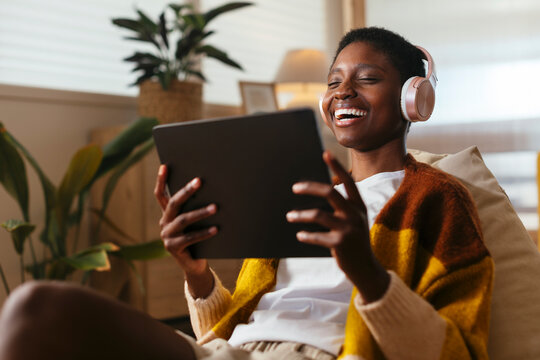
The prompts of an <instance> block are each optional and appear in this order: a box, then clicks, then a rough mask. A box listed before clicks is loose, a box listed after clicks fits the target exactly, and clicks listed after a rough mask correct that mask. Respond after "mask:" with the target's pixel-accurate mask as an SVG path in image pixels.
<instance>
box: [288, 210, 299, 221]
mask: <svg viewBox="0 0 540 360" xmlns="http://www.w3.org/2000/svg"><path fill="white" fill-rule="evenodd" d="M287 219H289V220H295V219H298V212H296V211H289V212H288V213H287Z"/></svg>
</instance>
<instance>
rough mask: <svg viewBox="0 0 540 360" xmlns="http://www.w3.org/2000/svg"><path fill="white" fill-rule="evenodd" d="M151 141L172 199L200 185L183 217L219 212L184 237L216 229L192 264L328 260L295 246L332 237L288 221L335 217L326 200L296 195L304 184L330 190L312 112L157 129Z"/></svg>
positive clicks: (319, 250) (320, 251) (321, 251)
mask: <svg viewBox="0 0 540 360" xmlns="http://www.w3.org/2000/svg"><path fill="white" fill-rule="evenodd" d="M153 136H154V140H155V144H156V147H157V151H158V155H159V158H160V161H161V163H162V164H166V165H167V167H168V178H167V185H168V190H169V192H170V194H174V193H176V192H177V191H178V190H179V189H181V188H182V187H183V186H185V184H187V183H188V182H189V181H190V180H191V179H193V178H194V177H199V178H200V179H201V180H202V186H201V188H200V189H199V190H198V191H197V192H196V193H195V195H194V196H193V197H191V198H190V199H189V200H188V201H187V202H186V204H185V205H184V207H183V209H182V211H184V212H185V211H189V210H193V209H198V208H201V207H204V206H206V205H208V204H210V203H215V204H216V205H217V207H218V211H217V213H216V214H215V215H212V216H211V217H209V218H207V219H204V220H202V221H200V222H197V223H196V224H194V225H191V226H190V227H189V228H188V229H186V231H192V230H193V231H195V230H198V229H202V228H208V227H210V226H212V225H216V226H217V227H218V229H219V231H218V234H217V235H215V236H214V237H212V238H210V239H207V240H204V241H201V242H200V243H197V244H194V245H193V246H190V248H189V249H190V251H191V254H192V255H193V257H195V258H209V259H210V258H283V257H321V256H330V251H329V250H328V249H326V248H323V247H320V246H315V245H309V244H304V243H301V242H299V241H298V240H297V239H296V233H297V232H298V231H300V230H307V231H327V230H325V229H322V228H320V227H318V226H317V225H314V224H291V223H289V222H288V221H287V220H286V218H285V215H286V213H287V212H288V211H290V210H293V209H310V208H322V209H324V210H327V211H332V209H331V207H330V206H329V204H328V203H327V201H326V200H325V199H322V198H318V197H313V196H305V195H296V194H294V193H293V192H292V190H291V187H292V185H293V184H294V183H295V182H298V181H302V180H311V181H319V182H324V183H330V174H329V170H328V168H327V166H326V164H325V163H324V161H323V160H322V152H323V148H322V144H321V138H320V135H319V131H318V128H317V123H316V119H315V115H314V113H313V111H312V110H311V109H295V110H288V111H280V112H275V113H266V114H256V115H249V116H240V117H230V118H222V119H212V120H199V121H190V122H183V123H175V124H167V125H158V126H156V127H155V128H154V130H153Z"/></svg>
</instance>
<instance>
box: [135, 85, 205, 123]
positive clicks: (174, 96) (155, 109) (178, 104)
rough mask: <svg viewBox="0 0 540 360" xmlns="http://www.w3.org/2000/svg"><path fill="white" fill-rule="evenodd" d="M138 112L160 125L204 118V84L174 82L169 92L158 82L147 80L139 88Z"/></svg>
mask: <svg viewBox="0 0 540 360" xmlns="http://www.w3.org/2000/svg"><path fill="white" fill-rule="evenodd" d="M137 112H138V113H139V115H140V116H144V117H154V118H157V119H158V120H159V122H160V123H162V124H164V123H172V122H180V121H189V120H199V119H201V118H202V84H201V83H195V82H188V81H178V80H173V81H172V82H171V84H170V86H169V89H168V90H167V91H165V90H163V88H162V87H161V84H160V83H159V82H157V81H151V80H147V81H145V82H143V83H142V84H141V85H140V87H139V98H138V103H137Z"/></svg>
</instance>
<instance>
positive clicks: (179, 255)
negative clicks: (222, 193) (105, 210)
mask: <svg viewBox="0 0 540 360" xmlns="http://www.w3.org/2000/svg"><path fill="white" fill-rule="evenodd" d="M166 179H167V167H166V166H165V165H161V166H160V167H159V171H158V176H157V180H156V186H155V189H154V195H155V196H156V199H157V201H158V203H159V204H160V206H161V209H162V211H163V213H162V216H161V219H160V221H159V226H160V228H161V239H162V240H163V245H164V246H165V249H167V251H168V252H170V253H171V255H172V256H173V257H174V258H175V260H176V261H177V262H178V264H179V265H180V267H181V268H182V269H183V270H184V273H185V275H186V281H187V282H188V286H189V288H190V292H191V294H192V295H193V297H194V298H204V297H206V296H208V295H209V294H210V292H211V291H212V289H213V287H214V277H213V275H212V273H211V272H210V268H209V266H208V261H207V260H206V259H193V257H191V254H190V252H189V250H188V249H187V247H188V246H190V245H192V244H194V243H196V242H199V241H203V240H206V239H209V238H211V237H212V236H214V235H216V234H217V231H218V230H217V227H215V226H212V227H210V228H208V229H204V230H199V231H193V232H185V229H186V227H188V226H189V225H191V224H193V223H195V222H197V221H200V220H202V219H205V218H207V217H209V216H211V215H213V214H215V213H216V211H217V207H216V205H215V204H210V205H208V206H206V207H204V208H201V209H197V210H193V211H189V212H185V213H183V212H181V208H182V206H183V205H184V203H185V202H186V201H187V200H188V199H189V198H190V197H191V196H192V195H193V194H194V193H195V192H196V191H197V190H198V189H199V188H200V187H201V180H200V179H199V178H195V179H193V180H191V181H190V182H189V183H188V184H186V185H185V186H184V187H183V188H182V189H180V190H178V192H176V193H175V194H174V195H172V196H171V197H169V196H168V194H167V193H166V191H165V184H166Z"/></svg>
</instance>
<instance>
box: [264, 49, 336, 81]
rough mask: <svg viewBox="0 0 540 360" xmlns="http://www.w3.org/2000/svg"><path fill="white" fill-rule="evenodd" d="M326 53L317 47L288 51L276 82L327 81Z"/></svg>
mask: <svg viewBox="0 0 540 360" xmlns="http://www.w3.org/2000/svg"><path fill="white" fill-rule="evenodd" d="M328 66H329V64H328V60H327V57H326V54H325V53H323V52H322V51H320V50H316V49H299V50H290V51H289V52H287V54H286V55H285V57H284V58H283V61H282V62H281V65H280V66H279V69H278V72H277V74H276V77H275V79H274V81H275V82H276V83H326V77H327V75H328Z"/></svg>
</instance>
